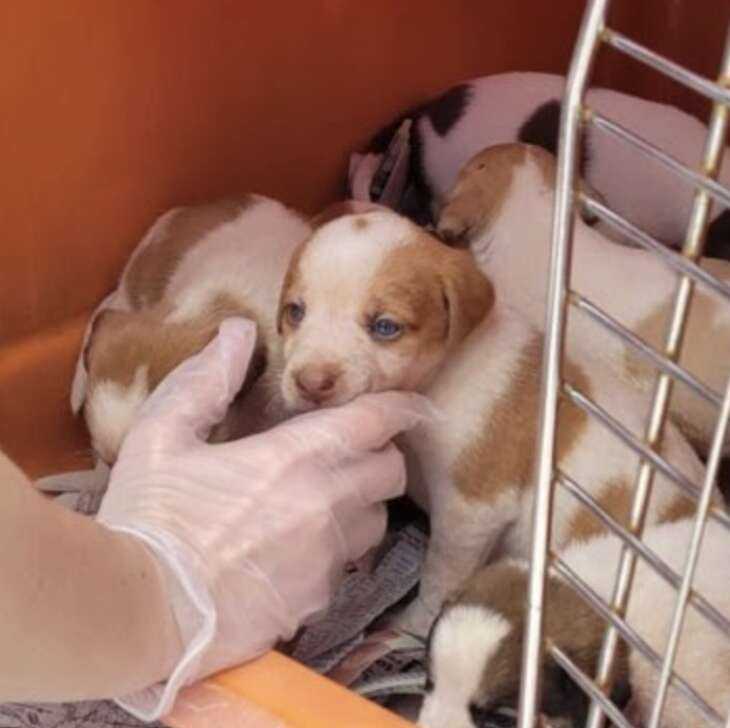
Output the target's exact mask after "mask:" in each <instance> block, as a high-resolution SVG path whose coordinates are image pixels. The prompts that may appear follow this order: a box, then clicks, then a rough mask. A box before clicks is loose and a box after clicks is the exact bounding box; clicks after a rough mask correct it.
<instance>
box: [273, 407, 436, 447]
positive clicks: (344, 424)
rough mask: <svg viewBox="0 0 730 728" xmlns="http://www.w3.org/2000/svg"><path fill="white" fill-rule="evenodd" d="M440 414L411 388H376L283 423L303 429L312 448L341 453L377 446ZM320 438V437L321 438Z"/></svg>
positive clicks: (434, 418) (383, 445) (432, 419)
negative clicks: (398, 389) (341, 403)
mask: <svg viewBox="0 0 730 728" xmlns="http://www.w3.org/2000/svg"><path fill="white" fill-rule="evenodd" d="M439 417H440V415H439V413H438V410H437V409H436V407H434V405H433V404H432V403H431V402H430V401H429V400H428V399H427V398H426V397H424V396H422V395H420V394H416V393H414V392H379V393H377V394H363V395H361V396H360V397H358V398H357V399H354V400H352V402H348V403H347V404H344V405H342V406H341V407H332V408H329V409H322V410H317V411H316V412H310V413H308V414H305V415H301V416H299V417H296V418H294V419H293V420H290V421H289V422H288V423H286V424H287V425H288V426H290V427H292V428H294V429H300V428H301V429H302V431H306V430H307V429H308V428H310V427H311V430H312V431H311V433H310V437H309V438H308V439H309V441H310V443H311V445H312V446H313V448H315V449H323V450H329V451H333V452H336V453H337V454H339V453H341V452H342V450H349V451H352V452H365V451H367V450H380V449H381V448H383V447H385V445H387V444H388V442H390V441H391V440H392V439H393V438H394V437H395V436H396V435H397V434H399V433H401V432H405V431H406V430H410V429H412V428H413V427H415V426H416V425H419V424H421V423H424V422H429V421H434V420H436V419H438V418H439ZM320 438H321V439H320Z"/></svg>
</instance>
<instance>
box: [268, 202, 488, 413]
mask: <svg viewBox="0 0 730 728" xmlns="http://www.w3.org/2000/svg"><path fill="white" fill-rule="evenodd" d="M493 299H494V294H493V291H492V287H491V285H490V284H489V282H488V281H487V280H486V279H485V278H484V276H483V275H482V274H481V273H480V272H479V270H478V269H477V267H476V265H475V263H474V261H473V260H472V258H471V256H469V255H468V254H466V253H464V252H462V251H455V250H451V249H449V248H448V247H447V246H445V245H442V244H441V243H440V242H438V241H437V240H436V239H435V238H433V237H432V236H430V235H428V234H427V233H426V232H424V231H423V230H421V229H420V228H418V227H416V226H415V225H413V224H412V223H410V222H409V221H408V220H406V219H405V218H402V217H401V216H399V215H397V214H395V213H392V212H376V213H369V214H365V215H357V216H347V217H343V218H340V219H338V220H336V221H334V222H332V223H330V224H328V225H326V226H324V227H323V228H321V230H320V231H318V232H315V234H314V235H313V236H312V238H311V239H310V240H309V241H308V242H307V243H305V244H304V245H303V246H302V248H301V249H300V250H299V251H297V254H296V255H295V257H294V259H293V260H292V264H291V266H290V268H289V271H288V273H287V276H286V280H285V283H284V286H283V289H282V297H281V303H280V308H279V322H280V331H281V333H282V335H283V338H284V354H285V362H286V368H285V371H284V377H283V381H282V392H283V395H284V398H285V400H286V402H287V403H288V405H289V406H290V407H291V408H292V409H295V410H302V409H312V408H313V407H317V406H320V405H333V404H342V403H343V402H346V401H349V400H350V399H352V398H354V397H356V396H357V395H359V394H362V393H364V392H374V391H383V390H387V389H409V390H419V389H422V388H424V387H425V386H426V385H427V384H428V383H429V382H430V380H431V378H432V377H433V375H434V374H435V372H436V370H437V369H438V367H439V366H440V364H441V363H442V362H443V359H444V357H445V355H446V353H447V352H448V351H450V350H451V349H452V348H453V347H454V346H455V345H457V344H458V343H459V342H460V341H462V340H463V338H464V337H465V336H466V335H467V334H468V333H469V332H470V331H471V330H472V329H473V328H474V327H475V326H476V325H477V324H478V323H479V322H480V321H481V320H482V319H483V318H484V316H485V315H486V314H487V312H488V311H489V309H490V308H491V306H492V304H493ZM303 374H304V375H306V376H303Z"/></svg>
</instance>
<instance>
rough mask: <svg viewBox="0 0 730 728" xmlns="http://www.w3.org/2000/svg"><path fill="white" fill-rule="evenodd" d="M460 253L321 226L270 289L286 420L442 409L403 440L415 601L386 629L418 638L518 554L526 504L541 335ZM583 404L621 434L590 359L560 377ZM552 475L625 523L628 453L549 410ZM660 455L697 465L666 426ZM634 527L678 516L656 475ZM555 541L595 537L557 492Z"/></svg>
mask: <svg viewBox="0 0 730 728" xmlns="http://www.w3.org/2000/svg"><path fill="white" fill-rule="evenodd" d="M500 295H501V294H500V289H499V288H497V293H496V303H495V293H494V289H493V288H492V285H491V284H490V283H489V281H488V280H487V279H486V277H485V276H484V275H483V274H482V273H481V272H480V271H479V270H478V268H477V266H476V263H475V261H474V259H473V257H472V256H471V255H470V254H469V253H468V252H467V251H460V250H454V249H452V248H449V247H448V246H446V245H444V244H442V243H441V242H439V241H438V240H436V239H435V238H434V237H432V236H431V235H429V234H428V233H426V232H425V231H424V230H422V229H421V228H419V227H417V226H416V225H414V224H413V223H411V222H410V221H408V220H407V219H406V218H403V217H400V216H399V215H397V214H395V213H392V212H373V213H369V214H364V215H350V216H345V217H342V218H340V219H338V220H335V221H333V222H331V223H329V224H327V225H324V226H323V227H321V228H320V229H319V230H318V231H316V232H315V233H314V234H313V235H312V236H311V237H310V238H309V239H308V241H307V242H306V243H304V244H303V245H302V246H301V247H300V248H299V249H298V250H297V252H296V253H295V255H294V256H293V258H292V263H291V266H290V268H289V271H288V273H287V276H286V279H285V282H284V286H283V288H282V297H281V305H280V312H279V328H280V331H281V332H282V335H283V342H284V345H283V351H284V362H285V364H284V371H283V377H282V385H281V386H282V395H283V398H284V401H285V404H286V405H287V406H288V408H289V409H290V410H292V411H303V410H308V409H313V408H315V407H319V406H323V405H335V404H341V403H344V402H347V401H348V400H350V399H352V398H353V397H356V396H357V395H359V394H362V393H364V392H373V391H379V390H387V389H409V390H415V391H420V392H423V393H425V394H426V395H427V396H429V397H430V398H431V399H432V401H433V402H434V403H435V405H436V407H437V408H438V409H439V410H440V411H441V412H442V413H443V417H442V418H440V419H439V420H437V421H433V422H429V423H425V424H423V425H421V426H420V427H418V428H417V429H415V430H413V431H411V432H409V433H408V434H407V435H406V436H405V440H404V448H405V450H406V452H407V457H408V458H409V461H410V462H409V492H410V494H411V495H412V497H413V498H414V499H415V500H416V502H417V503H419V505H421V506H422V507H424V508H426V509H428V510H429V511H430V516H431V534H432V535H431V542H430V545H429V550H428V554H427V557H426V563H425V568H424V574H423V579H422V582H421V592H420V595H419V598H418V599H417V600H416V602H414V604H413V606H412V607H411V608H410V609H409V612H408V613H407V614H406V615H404V616H403V618H402V625H403V626H407V627H408V628H409V629H411V630H413V631H418V632H421V633H423V632H425V631H426V630H427V629H428V626H429V624H430V622H431V621H432V619H433V618H434V617H435V616H436V614H437V613H438V610H439V608H440V606H441V604H442V602H443V600H444V598H445V597H446V596H447V595H448V594H449V593H450V592H451V591H453V590H454V589H456V588H457V587H459V586H460V585H461V584H462V583H463V581H464V580H465V579H466V578H467V577H468V576H470V575H471V574H472V573H473V572H474V571H475V570H476V569H477V568H478V567H479V566H480V565H482V564H483V563H485V562H486V561H487V560H489V559H490V557H493V556H494V555H495V554H496V553H498V552H500V551H501V552H503V553H508V554H513V555H522V556H524V555H525V554H526V550H527V544H528V543H529V540H530V530H531V510H532V501H533V479H532V474H533V460H534V444H535V437H536V423H537V419H538V403H539V402H538V400H539V371H540V359H541V349H542V340H541V336H540V334H539V332H537V331H536V330H535V329H534V327H532V326H530V325H529V324H528V323H527V322H526V321H525V320H524V319H523V318H522V317H521V316H519V315H518V314H515V313H514V312H513V311H511V310H510V309H509V308H508V307H506V306H504V305H502V304H501V303H500V301H499V297H500ZM566 373H567V378H568V380H569V381H570V382H572V383H573V384H574V385H575V386H576V387H578V388H579V389H580V390H581V391H583V392H584V393H585V394H587V395H592V394H593V393H594V392H596V391H598V390H601V391H603V393H604V395H605V396H606V398H607V399H608V400H609V402H610V410H611V414H613V415H614V416H615V417H617V418H619V419H620V420H621V421H622V422H624V423H626V425H627V426H628V427H629V428H630V429H632V430H633V431H634V432H636V433H640V432H641V429H642V425H643V423H642V415H643V412H642V410H641V409H640V408H637V407H636V406H635V403H634V402H633V400H631V399H630V398H628V397H627V396H626V395H625V394H624V392H623V390H622V388H621V386H620V384H617V383H616V381H615V379H614V378H613V377H612V376H611V373H610V371H607V370H606V369H605V368H604V367H603V366H602V364H601V362H600V361H599V360H596V359H585V361H584V362H581V364H580V365H578V364H571V365H570V366H569V367H568V368H567V372H566ZM558 455H559V463H560V466H561V468H563V470H564V471H565V472H566V473H568V474H569V475H570V476H571V477H573V478H574V479H576V480H577V481H578V482H580V483H582V484H583V485H584V487H586V488H587V489H588V490H589V492H590V493H591V494H592V495H593V497H594V498H595V499H596V500H597V501H599V502H600V503H601V504H602V505H603V506H604V507H605V508H606V509H607V510H609V512H611V513H612V514H613V515H614V517H616V518H617V519H618V520H620V521H622V522H625V521H626V520H627V516H628V513H629V508H630V503H631V484H632V483H633V477H634V471H635V467H636V461H635V458H634V457H633V456H632V455H631V454H630V453H629V451H628V450H626V448H625V447H624V446H623V445H622V444H620V443H619V442H618V441H617V440H616V439H615V438H613V436H611V435H609V434H608V433H607V432H606V431H605V430H604V429H602V427H601V426H600V425H598V424H597V423H596V422H595V421H594V420H592V419H589V418H588V416H587V415H585V414H584V413H583V412H582V411H580V410H578V409H577V408H575V407H573V406H570V405H568V404H567V403H566V404H565V406H564V407H563V408H562V409H561V413H560V438H559V445H558ZM665 455H666V456H667V457H668V458H669V459H670V460H671V461H672V462H673V463H674V464H675V465H676V466H677V467H679V468H680V470H682V471H684V472H685V473H686V475H687V476H688V477H689V478H691V479H692V480H693V481H694V482H698V481H699V478H700V477H701V474H702V467H701V465H700V463H699V462H698V460H697V458H696V456H695V454H694V452H693V451H692V449H691V447H690V446H689V444H688V443H687V442H686V441H685V440H684V438H682V437H681V436H680V435H679V433H678V432H677V431H676V430H675V429H673V428H672V427H670V428H668V430H667V433H666V439H665ZM657 477H658V480H657V485H656V488H655V494H654V496H655V497H654V498H653V500H652V507H651V512H650V514H649V521H650V522H656V521H658V520H662V519H671V518H676V517H678V516H680V515H682V514H684V513H687V512H688V511H689V510H691V509H692V504H691V503H690V502H689V501H687V500H686V499H684V498H682V497H680V496H679V495H678V492H677V491H676V489H675V488H674V487H673V486H672V485H670V484H669V483H668V482H667V481H666V480H665V479H663V478H662V477H661V476H657ZM555 513H556V520H555V528H554V535H555V539H556V545H557V547H559V548H562V547H563V546H564V545H565V544H567V543H569V542H570V541H572V540H574V539H576V538H581V537H587V536H588V535H590V534H592V533H596V532H598V531H600V524H599V523H598V522H596V521H594V520H592V519H591V518H590V517H588V516H587V515H586V514H584V513H583V512H582V511H580V509H579V508H578V505H577V503H576V502H575V501H574V500H573V499H572V498H571V496H569V495H567V494H566V493H560V494H558V495H557V496H556V502H555Z"/></svg>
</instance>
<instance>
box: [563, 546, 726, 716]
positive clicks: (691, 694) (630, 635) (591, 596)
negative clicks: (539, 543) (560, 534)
mask: <svg viewBox="0 0 730 728" xmlns="http://www.w3.org/2000/svg"><path fill="white" fill-rule="evenodd" d="M552 567H553V568H552V571H553V573H556V574H558V575H559V576H561V577H562V578H563V579H565V581H567V582H568V583H569V584H570V585H571V586H572V587H573V589H575V591H576V592H577V593H578V594H579V595H580V596H581V597H582V598H583V600H584V601H585V602H586V603H587V604H588V605H589V606H590V607H592V608H593V609H594V610H595V612H596V613H597V614H598V615H599V616H601V617H602V618H603V619H605V620H606V621H607V622H608V623H609V624H611V625H612V626H613V627H615V628H616V630H618V632H620V634H621V636H622V637H623V639H624V640H625V641H626V642H627V643H628V644H629V645H630V646H631V647H632V648H635V649H636V650H638V651H639V652H641V654H642V655H643V656H644V657H645V658H646V659H647V660H648V661H649V662H650V663H651V664H652V665H653V666H654V667H655V668H656V669H657V670H659V669H660V667H661V665H662V658H661V657H660V655H659V654H657V652H656V651H655V650H654V649H653V648H652V647H651V646H650V645H649V644H647V643H646V642H645V641H644V639H643V637H641V635H639V634H638V633H637V632H636V631H635V630H634V629H633V628H632V627H630V626H629V624H628V623H627V622H626V620H624V619H623V618H621V617H619V616H618V615H617V614H615V613H614V612H613V611H611V608H610V607H609V606H608V605H607V604H606V602H605V601H604V600H603V599H602V598H601V597H600V596H599V595H598V594H596V592H595V591H594V590H593V589H592V588H591V587H590V586H588V584H586V582H585V581H583V579H581V577H580V576H578V574H576V573H575V571H573V569H571V568H570V566H568V564H566V563H565V561H564V560H563V559H561V558H560V557H559V556H556V555H553V556H552ZM671 677H672V685H673V686H674V687H676V688H677V690H680V691H681V692H682V693H683V694H684V695H685V696H686V697H687V698H688V699H689V700H691V701H692V702H693V703H694V704H695V705H696V706H697V707H698V708H699V709H700V710H701V711H702V712H703V713H704V714H705V716H706V717H707V718H709V719H710V720H711V721H712V722H713V723H715V724H716V725H718V726H720V725H721V723H722V718H721V717H720V715H718V713H717V712H716V711H715V710H714V708H713V707H712V706H711V705H709V704H708V703H706V702H705V700H704V698H703V697H702V696H701V695H700V694H699V693H698V692H697V691H696V690H695V689H694V688H693V687H692V686H691V685H690V684H689V683H688V682H686V681H685V680H684V679H683V678H681V677H680V676H679V675H677V674H676V673H672V676H671ZM604 698H605V695H604ZM599 702H600V701H599Z"/></svg>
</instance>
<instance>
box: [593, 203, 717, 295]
mask: <svg viewBox="0 0 730 728" xmlns="http://www.w3.org/2000/svg"><path fill="white" fill-rule="evenodd" d="M580 201H581V204H583V205H584V206H585V208H586V209H587V210H588V212H591V213H593V214H594V215H595V216H596V217H599V218H600V219H601V220H603V221H604V222H605V223H608V224H609V225H610V226H611V227H614V228H616V229H617V230H620V231H621V232H622V233H624V234H625V235H627V236H628V237H630V238H631V239H632V240H634V241H636V242H637V243H638V244H639V245H641V247H642V248H644V249H645V250H649V251H651V252H652V253H655V254H656V255H657V257H658V258H661V260H662V261H663V262H664V263H666V264H667V265H668V266H669V267H670V268H673V269H674V270H676V271H677V272H678V273H680V274H683V275H687V276H690V277H691V278H692V279H693V280H694V281H695V282H697V283H700V284H701V285H703V286H706V287H707V288H709V289H710V290H712V291H714V292H715V293H717V294H719V295H720V296H723V297H724V298H727V299H728V300H730V285H728V284H727V283H725V282H724V281H721V280H718V279H717V278H715V276H713V275H711V274H710V273H708V272H707V271H706V270H704V269H703V268H700V266H699V265H697V264H696V263H694V262H693V261H691V260H687V259H686V258H685V257H683V256H682V255H679V254H678V253H675V252H674V251H673V250H670V249H669V248H667V246H666V245H664V244H663V243H660V242H659V241H658V240H655V239H654V238H653V237H651V235H649V234H648V233H645V232H644V231H643V230H640V229H639V228H637V227H636V225H633V224H632V223H630V222H629V221H628V220H625V219H624V218H622V217H621V216H620V215H618V214H617V213H615V212H614V211H613V210H611V209H610V208H608V207H606V206H605V205H604V204H603V203H601V202H599V201H598V200H596V199H594V198H592V197H588V196H587V195H584V194H581V195H580Z"/></svg>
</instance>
